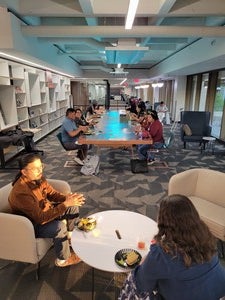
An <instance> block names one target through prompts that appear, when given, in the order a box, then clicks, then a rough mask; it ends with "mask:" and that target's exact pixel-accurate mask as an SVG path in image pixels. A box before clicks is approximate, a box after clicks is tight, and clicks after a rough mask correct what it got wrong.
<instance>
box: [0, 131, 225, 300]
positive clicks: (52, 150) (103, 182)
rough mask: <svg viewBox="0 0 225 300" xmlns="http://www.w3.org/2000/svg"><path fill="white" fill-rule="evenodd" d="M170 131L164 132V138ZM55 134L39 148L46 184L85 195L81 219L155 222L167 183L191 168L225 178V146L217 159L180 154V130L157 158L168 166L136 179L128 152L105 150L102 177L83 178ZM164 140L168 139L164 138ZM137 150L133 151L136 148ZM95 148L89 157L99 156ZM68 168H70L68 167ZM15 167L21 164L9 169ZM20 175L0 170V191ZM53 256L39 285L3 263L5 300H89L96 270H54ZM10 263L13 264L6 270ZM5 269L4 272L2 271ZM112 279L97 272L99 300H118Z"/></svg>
mask: <svg viewBox="0 0 225 300" xmlns="http://www.w3.org/2000/svg"><path fill="white" fill-rule="evenodd" d="M168 129H169V128H165V132H167V131H168ZM56 133H57V131H56V132H53V133H52V134H50V135H49V136H48V137H46V138H45V139H43V140H42V141H41V142H39V143H38V148H40V149H42V150H44V151H45V154H44V157H43V161H44V163H45V165H46V168H45V175H46V177H47V178H56V179H63V180H66V181H68V182H69V184H70V185H71V187H72V190H73V191H79V192H82V193H84V195H85V197H86V203H85V205H84V206H83V207H82V208H81V215H82V216H87V215H89V214H91V213H94V212H97V211H103V210H108V209H125V210H130V211H136V212H139V213H142V214H145V215H148V216H149V217H151V218H153V219H156V216H157V207H158V204H159V202H160V200H161V199H162V198H163V197H165V196H166V195H167V189H168V181H169V179H170V177H171V176H172V175H173V174H176V173H178V172H181V171H184V170H186V169H190V168H196V167H199V168H210V169H214V170H218V171H221V172H225V155H224V153H225V151H224V145H222V144H219V143H218V142H217V144H216V149H215V154H214V155H212V154H211V153H201V151H200V149H199V145H198V144H192V145H188V149H186V150H185V149H183V148H182V143H181V142H180V139H179V128H178V129H177V133H176V139H175V142H174V144H173V145H172V147H171V148H170V149H166V150H163V151H161V152H160V153H157V154H156V157H157V159H160V161H161V162H162V161H166V163H167V165H168V167H167V168H164V167H162V166H163V164H162V163H160V162H159V163H155V164H154V165H152V166H149V172H148V173H144V174H133V173H132V172H131V170H130V158H131V153H130V151H129V150H125V149H108V148H103V149H101V152H100V158H101V164H100V172H99V174H98V175H97V176H84V175H81V174H80V167H79V166H77V165H75V163H74V162H73V153H72V152H66V151H65V150H64V149H63V148H62V146H61V145H60V144H59V142H58V140H57V138H56ZM165 134H166V133H165ZM134 150H135V148H134ZM95 151H96V149H95V148H94V147H93V148H92V149H91V150H90V153H95ZM66 162H70V163H69V164H68V163H67V165H69V166H67V167H64V166H65V165H66ZM13 166H17V158H15V159H13V160H12V161H10V162H8V163H7V167H13ZM16 172H17V170H14V169H6V170H1V173H0V186H3V185H5V184H7V183H9V182H11V181H12V179H13V178H14V176H15V174H16ZM54 258H55V257H54V253H53V250H50V251H49V252H48V254H47V255H46V256H45V258H44V259H43V260H42V262H41V278H40V280H39V281H36V280H35V266H32V265H29V264H24V263H18V262H12V263H9V262H6V261H2V260H1V261H0V268H1V267H2V268H1V269H0V295H1V296H0V298H1V299H15V300H18V299H21V300H22V299H23V300H24V299H29V300H33V299H40V300H45V299H46V300H47V299H48V300H50V299H81V300H89V299H91V278H92V277H91V276H92V269H91V268H90V267H89V266H87V265H86V264H84V263H83V262H82V263H80V264H79V265H77V266H71V267H68V268H65V269H60V268H57V267H55V266H54ZM8 263H9V264H8ZM4 266H5V267H4ZM112 276H113V274H111V273H106V272H101V271H95V291H96V293H95V299H101V300H107V299H115V298H116V295H117V294H118V291H119V289H118V288H116V287H115V286H114V285H110V286H109V287H108V288H107V289H106V291H105V288H106V287H107V284H108V283H109V282H110V280H111V278H112Z"/></svg>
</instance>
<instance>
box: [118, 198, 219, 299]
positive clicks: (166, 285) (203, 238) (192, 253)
mask: <svg viewBox="0 0 225 300" xmlns="http://www.w3.org/2000/svg"><path fill="white" fill-rule="evenodd" d="M223 296H225V268H224V267H223V266H222V265H221V264H220V261H219V258H218V255H217V249H216V238H215V237H214V236H213V235H212V234H211V232H210V231H209V229H208V227H207V226H206V224H205V223H204V222H203V221H202V220H201V219H200V217H199V214H198V212H197V210H196V209H195V207H194V205H193V204H192V202H191V201H190V200H189V198H187V197H186V196H183V195H171V196H169V197H168V198H167V199H165V200H162V202H161V204H160V210H159V215H158V233H157V234H156V235H155V237H154V240H153V241H152V244H151V246H150V251H149V253H148V254H147V256H146V258H145V259H144V260H143V262H142V263H141V264H140V265H139V266H137V267H136V269H135V270H134V271H132V272H131V273H130V274H129V276H128V278H127V280H126V282H125V285H124V287H123V289H122V291H121V295H120V297H119V299H120V300H125V299H126V300H129V299H138V300H141V299H150V300H151V299H163V300H219V299H220V298H221V297H223Z"/></svg>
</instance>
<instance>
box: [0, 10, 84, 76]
mask: <svg viewBox="0 0 225 300" xmlns="http://www.w3.org/2000/svg"><path fill="white" fill-rule="evenodd" d="M7 15H8V17H9V18H6V19H5V22H4V24H2V22H3V20H2V19H1V27H2V28H3V30H5V28H9V26H8V25H9V24H8V19H10V21H11V32H10V30H8V31H7V34H9V35H11V39H12V44H11V45H10V37H9V36H8V41H9V42H8V48H7V49H5V48H6V47H3V46H2V47H1V44H6V41H5V36H4V35H2V34H1V35H0V47H1V48H0V51H4V52H6V53H7V54H11V55H14V56H18V57H21V58H23V59H28V60H31V61H32V62H35V63H38V64H41V63H42V64H43V65H46V66H47V67H50V68H53V69H57V70H59V71H61V72H65V73H69V74H71V75H73V76H82V70H81V69H80V67H79V65H78V64H77V63H76V62H74V61H73V60H71V59H70V58H69V57H68V56H65V55H59V54H58V50H57V49H56V48H55V47H54V46H53V45H51V43H46V42H41V41H40V40H39V39H38V38H34V37H25V36H23V35H22V33H21V29H20V26H21V22H20V21H19V20H18V19H17V18H16V17H15V16H14V15H13V14H11V13H8V12H7Z"/></svg>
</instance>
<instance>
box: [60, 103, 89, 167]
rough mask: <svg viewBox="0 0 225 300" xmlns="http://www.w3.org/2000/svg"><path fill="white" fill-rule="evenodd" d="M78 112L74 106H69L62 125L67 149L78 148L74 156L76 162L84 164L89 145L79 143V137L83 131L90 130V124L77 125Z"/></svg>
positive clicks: (63, 140) (63, 138)
mask: <svg viewBox="0 0 225 300" xmlns="http://www.w3.org/2000/svg"><path fill="white" fill-rule="evenodd" d="M75 117H76V113H75V109H74V108H68V109H67V111H66V117H65V119H64V120H63V123H62V126H61V133H62V142H63V144H64V146H65V148H66V149H67V150H77V149H78V153H77V156H76V157H75V158H74V160H75V162H76V163H78V164H79V165H81V166H82V165H83V164H84V162H83V160H84V159H85V158H86V156H87V150H88V145H81V144H79V143H78V138H79V136H80V134H81V133H82V132H86V131H87V130H88V126H82V125H79V126H77V125H76V123H75V122H74V121H75Z"/></svg>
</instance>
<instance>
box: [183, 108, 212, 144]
mask: <svg viewBox="0 0 225 300" xmlns="http://www.w3.org/2000/svg"><path fill="white" fill-rule="evenodd" d="M180 123H181V140H182V141H183V143H184V148H186V143H191V142H192V143H193V142H195V143H196V142H197V143H200V144H201V143H202V138H203V137H204V136H210V134H211V126H210V125H209V123H210V112H208V111H182V112H181V118H180ZM185 124H186V125H188V126H186V129H187V128H189V129H190V130H185V128H184V125H185Z"/></svg>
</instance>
